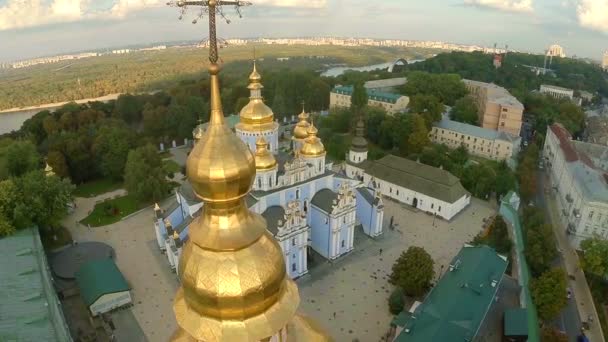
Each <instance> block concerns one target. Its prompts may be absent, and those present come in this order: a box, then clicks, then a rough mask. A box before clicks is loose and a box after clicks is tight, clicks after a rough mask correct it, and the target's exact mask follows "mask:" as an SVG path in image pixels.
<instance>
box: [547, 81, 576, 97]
mask: <svg viewBox="0 0 608 342" xmlns="http://www.w3.org/2000/svg"><path fill="white" fill-rule="evenodd" d="M540 93H541V94H546V95H549V96H551V97H554V98H556V99H568V100H573V99H574V90H572V89H568V88H563V87H558V86H554V85H548V84H541V86H540Z"/></svg>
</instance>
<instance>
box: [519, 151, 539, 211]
mask: <svg viewBox="0 0 608 342" xmlns="http://www.w3.org/2000/svg"><path fill="white" fill-rule="evenodd" d="M538 157H539V150H538V146H537V145H536V144H535V143H532V144H530V146H528V148H526V150H525V151H524V152H523V153H522V157H521V160H520V162H519V165H518V166H517V176H518V179H519V188H520V194H521V197H522V199H523V200H524V201H525V202H527V201H529V200H531V199H532V198H533V197H534V195H535V194H536V167H537V165H538Z"/></svg>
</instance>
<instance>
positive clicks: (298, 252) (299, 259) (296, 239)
mask: <svg viewBox="0 0 608 342" xmlns="http://www.w3.org/2000/svg"><path fill="white" fill-rule="evenodd" d="M279 243H280V245H281V249H282V250H283V253H284V257H285V269H286V271H287V274H288V275H289V276H290V278H292V279H294V278H297V277H300V276H302V275H303V274H305V273H307V272H308V269H307V266H308V265H307V263H306V256H307V250H306V246H307V243H308V229H300V231H298V232H297V233H295V234H293V235H289V236H287V237H285V238H281V240H280V241H279ZM294 264H295V267H296V268H295V270H294V269H293V266H294Z"/></svg>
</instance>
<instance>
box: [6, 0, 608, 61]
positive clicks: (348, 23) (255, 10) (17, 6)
mask: <svg viewBox="0 0 608 342" xmlns="http://www.w3.org/2000/svg"><path fill="white" fill-rule="evenodd" d="M164 2H165V1H160V0H100V1H95V2H93V1H89V0H27V1H22V0H0V41H2V45H3V49H2V50H1V51H0V61H2V62H8V61H15V60H22V59H28V58H34V57H39V56H49V55H57V54H62V53H69V52H74V51H88V50H95V49H103V48H114V47H121V46H128V45H138V44H153V43H156V42H165V41H177V40H197V39H198V40H201V39H203V38H204V37H206V35H207V27H206V25H204V23H201V24H197V25H192V24H190V22H191V20H192V19H193V18H194V16H195V15H194V13H188V14H187V15H186V17H185V18H184V20H183V21H182V22H180V21H178V19H177V17H178V16H179V14H178V11H177V9H175V8H168V7H167V6H165V5H164ZM252 2H253V3H254V6H252V7H249V8H246V9H245V10H244V18H243V19H238V18H237V16H236V15H232V17H233V18H232V19H233V20H238V21H239V25H226V24H220V28H219V35H220V36H221V37H223V38H240V37H314V36H337V37H357V38H363V37H369V38H383V39H407V40H433V41H443V42H450V43H458V44H469V45H481V46H493V45H494V43H497V44H498V46H500V47H504V46H505V45H509V47H510V48H512V49H515V50H521V51H529V52H534V53H542V52H543V50H544V49H547V48H548V47H549V46H550V45H551V44H559V45H561V46H562V47H563V48H564V50H565V53H566V54H567V56H572V55H577V56H579V57H588V58H592V59H594V60H598V61H599V60H601V58H602V54H603V52H604V51H605V50H606V49H608V39H607V38H608V0H561V1H555V0H427V1H424V2H418V1H416V2H413V1H407V2H405V1H399V0H384V1H381V2H379V3H370V2H369V1H363V0H349V1H346V0H257V1H255V0H254V1H252ZM226 11H227V12H229V11H231V9H229V8H227V9H226Z"/></svg>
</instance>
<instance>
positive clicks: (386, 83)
mask: <svg viewBox="0 0 608 342" xmlns="http://www.w3.org/2000/svg"><path fill="white" fill-rule="evenodd" d="M406 83H407V77H393V78H387V79H383V80H373V81H367V82H365V84H364V85H363V86H364V87H365V88H366V89H376V88H390V87H398V86H402V85H404V84H406Z"/></svg>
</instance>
